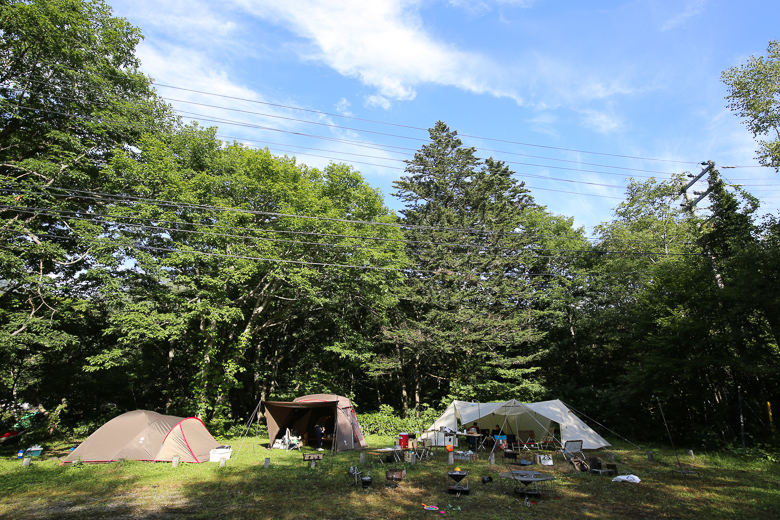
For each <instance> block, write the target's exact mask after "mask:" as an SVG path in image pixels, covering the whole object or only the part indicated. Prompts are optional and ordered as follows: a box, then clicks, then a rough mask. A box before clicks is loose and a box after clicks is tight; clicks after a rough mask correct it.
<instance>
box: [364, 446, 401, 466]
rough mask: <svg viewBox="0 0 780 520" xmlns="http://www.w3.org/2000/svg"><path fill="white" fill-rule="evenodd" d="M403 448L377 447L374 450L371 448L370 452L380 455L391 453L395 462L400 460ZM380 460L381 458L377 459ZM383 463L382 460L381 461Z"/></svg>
mask: <svg viewBox="0 0 780 520" xmlns="http://www.w3.org/2000/svg"><path fill="white" fill-rule="evenodd" d="M403 451H404V450H402V449H400V448H378V449H376V450H373V451H372V452H371V453H372V454H373V453H378V454H379V455H380V457H381V456H384V455H387V454H389V453H392V454H393V459H395V461H396V462H401V453H402V452H403ZM379 460H380V461H381V460H382V459H381V458H380V459H379ZM383 463H384V462H383Z"/></svg>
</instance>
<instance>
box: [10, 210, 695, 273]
mask: <svg viewBox="0 0 780 520" xmlns="http://www.w3.org/2000/svg"><path fill="white" fill-rule="evenodd" d="M0 208H4V209H8V210H11V211H15V212H18V213H26V214H32V215H48V216H59V217H61V218H68V219H70V220H80V221H86V222H93V223H94V222H95V220H96V218H100V219H104V221H105V219H112V220H111V221H107V222H105V223H106V224H112V225H124V226H130V227H135V228H138V229H142V230H153V231H159V232H164V233H169V234H173V233H176V234H196V235H202V236H207V237H220V238H238V239H245V240H258V241H266V242H281V243H288V244H295V245H311V246H326V247H341V248H353V249H366V250H374V251H380V252H384V253H401V252H405V249H402V248H398V249H387V248H382V247H372V246H363V245H357V244H337V243H332V242H305V241H300V240H290V239H275V238H268V237H262V236H252V235H245V234H233V233H213V232H206V231H199V230H195V229H184V228H182V227H179V226H197V227H205V228H212V229H213V228H215V227H219V228H228V229H238V230H241V231H257V232H259V233H265V232H267V231H268V230H265V229H250V228H246V227H241V228H239V227H235V226H215V225H213V224H198V223H190V222H175V221H165V220H162V221H161V220H157V219H154V218H152V217H132V216H127V215H107V214H100V213H94V212H89V214H88V215H89V217H86V216H78V215H79V213H78V212H75V211H68V210H58V209H53V208H37V207H30V206H10V205H6V204H0ZM122 219H126V220H135V221H143V222H156V223H157V224H169V225H171V226H177V227H166V226H162V225H156V224H141V223H127V222H121V220H122ZM272 232H275V233H286V231H284V230H273V231H272ZM293 233H300V232H293ZM311 234H312V235H316V236H320V237H325V238H343V237H346V238H350V239H363V240H379V241H386V242H390V241H392V242H402V243H403V244H415V245H422V246H426V247H427V246H444V247H449V248H452V249H457V248H465V249H479V250H480V252H481V253H478V254H477V257H479V258H482V259H484V260H486V261H489V260H490V258H488V257H484V256H482V253H484V252H485V251H515V252H516V251H518V249H523V250H524V251H523V252H525V253H530V258H544V259H551V258H552V259H563V258H578V257H572V256H567V255H541V254H539V252H540V251H550V252H558V253H588V254H597V255H620V256H666V257H671V256H700V254H699V253H669V252H666V251H614V250H604V249H560V248H551V247H536V245H535V244H523V245H520V246H519V247H518V246H515V247H510V246H502V245H493V244H468V243H451V242H431V241H428V242H425V241H415V240H404V239H388V238H382V237H371V236H359V235H337V234H330V233H311ZM61 238H63V237H61ZM524 238H527V237H524ZM529 246H532V247H533V249H530V248H529ZM416 250H418V251H419V250H421V249H420V248H417V249H416ZM463 256H473V255H469V254H468V253H467V254H465V255H463ZM526 258H528V257H526Z"/></svg>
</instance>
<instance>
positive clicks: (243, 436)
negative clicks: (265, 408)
mask: <svg viewBox="0 0 780 520" xmlns="http://www.w3.org/2000/svg"><path fill="white" fill-rule="evenodd" d="M262 403H263V401H262V399H261V400H260V401H258V402H257V406H255V410H254V411H253V412H252V415H251V416H250V417H249V420H248V421H247V422H246V428H244V434H243V435H242V436H241V444H240V445H239V447H238V449H237V450H236V459H238V455H239V454H240V453H241V448H243V447H244V440H245V439H246V435H247V433H249V429H250V428H251V427H252V423H253V422H254V419H255V416H257V422H258V426H259V423H260V415H259V414H258V413H257V412H258V411H259V410H260V405H261V404H262ZM256 438H257V430H256V432H255V439H256Z"/></svg>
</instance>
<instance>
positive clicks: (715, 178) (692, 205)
mask: <svg viewBox="0 0 780 520" xmlns="http://www.w3.org/2000/svg"><path fill="white" fill-rule="evenodd" d="M701 165H702V166H704V168H702V170H701V172H700V173H699V174H698V175H693V174H689V175H688V177H691V178H692V180H691V182H689V183H688V184H686V185H685V186H684V187H683V188H682V189H681V190H680V194H681V195H683V196H684V197H685V202H683V203H681V204H680V206H682V207H683V209H684V210H686V211H688V212H689V213H690V214H691V216H693V217H695V216H696V204H698V203H699V202H700V201H701V200H702V199H703V198H704V197H706V196H707V195H709V194H710V192H711V191H712V190H714V189H715V187H716V186H717V185H718V184H719V183H720V182H721V180H720V174H719V173H718V170H716V169H715V162H714V161H704V162H702V163H701ZM710 171H711V172H712V173H710V178H709V179H708V184H709V186H708V188H707V190H706V191H704V192H701V191H694V192H693V194H694V195H698V198H696V199H694V200H691V199H690V197H689V196H688V188H690V187H691V186H693V185H694V184H695V183H696V182H697V181H698V180H699V179H701V178H702V177H704V175H705V174H706V173H707V172H710ZM704 252H705V253H706V254H707V257H708V258H709V259H710V264H712V272H713V274H714V275H715V283H717V284H718V288H719V289H723V288H724V287H725V285H724V284H723V277H721V275H720V272H719V271H718V264H717V263H716V262H715V255H713V254H712V250H710V247H709V246H708V245H707V244H705V245H704Z"/></svg>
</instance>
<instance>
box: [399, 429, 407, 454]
mask: <svg viewBox="0 0 780 520" xmlns="http://www.w3.org/2000/svg"><path fill="white" fill-rule="evenodd" d="M398 445H399V446H401V448H402V449H404V450H405V449H407V448H408V447H409V434H408V433H406V432H401V433H399V434H398Z"/></svg>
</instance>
